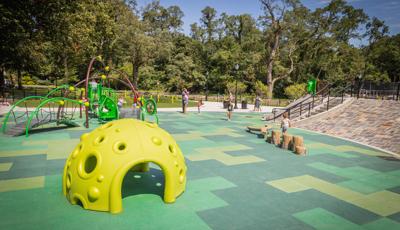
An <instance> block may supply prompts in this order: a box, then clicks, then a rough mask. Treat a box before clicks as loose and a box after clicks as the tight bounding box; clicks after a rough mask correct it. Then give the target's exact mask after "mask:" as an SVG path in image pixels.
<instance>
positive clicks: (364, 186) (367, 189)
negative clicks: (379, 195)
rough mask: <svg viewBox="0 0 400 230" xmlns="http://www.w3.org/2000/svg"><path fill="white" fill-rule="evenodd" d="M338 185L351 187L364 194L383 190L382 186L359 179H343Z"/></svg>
mask: <svg viewBox="0 0 400 230" xmlns="http://www.w3.org/2000/svg"><path fill="white" fill-rule="evenodd" d="M338 185H340V186H343V187H346V188H349V189H351V190H354V191H357V192H361V193H364V194H370V193H374V192H378V191H381V190H382V188H381V187H380V186H373V185H371V184H368V183H365V182H362V181H357V180H348V181H343V182H339V183H338Z"/></svg>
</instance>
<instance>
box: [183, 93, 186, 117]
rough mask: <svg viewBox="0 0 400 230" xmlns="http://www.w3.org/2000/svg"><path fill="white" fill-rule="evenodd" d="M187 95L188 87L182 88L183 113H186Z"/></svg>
mask: <svg viewBox="0 0 400 230" xmlns="http://www.w3.org/2000/svg"><path fill="white" fill-rule="evenodd" d="M185 96H186V88H183V90H182V113H186V111H185Z"/></svg>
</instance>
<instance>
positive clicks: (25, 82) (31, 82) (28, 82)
mask: <svg viewBox="0 0 400 230" xmlns="http://www.w3.org/2000/svg"><path fill="white" fill-rule="evenodd" d="M22 84H23V85H36V84H37V79H35V78H33V77H31V76H29V75H25V76H23V77H22Z"/></svg>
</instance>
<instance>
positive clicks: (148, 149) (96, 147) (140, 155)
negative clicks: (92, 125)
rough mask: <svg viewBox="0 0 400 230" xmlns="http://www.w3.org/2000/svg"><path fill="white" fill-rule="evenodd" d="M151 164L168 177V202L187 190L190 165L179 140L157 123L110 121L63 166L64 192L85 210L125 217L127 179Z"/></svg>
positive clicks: (87, 137)
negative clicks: (123, 203) (123, 195)
mask: <svg viewBox="0 0 400 230" xmlns="http://www.w3.org/2000/svg"><path fill="white" fill-rule="evenodd" d="M150 162H151V163H154V164H156V165H158V166H159V167H160V168H161V169H162V171H163V173H164V177H165V189H164V202H166V203H173V202H175V199H176V198H177V197H178V196H179V195H180V194H182V192H184V190H185V186H186V170H187V167H186V165H185V160H184V157H183V154H182V152H181V150H180V148H179V146H178V145H177V143H176V141H175V140H174V138H173V137H172V136H171V135H170V134H169V133H168V132H166V131H165V130H163V129H161V128H159V127H158V125H157V124H155V123H150V122H146V121H140V120H135V119H120V120H114V121H110V122H108V123H106V124H104V125H103V126H101V127H99V128H97V129H95V130H93V131H92V132H90V133H86V134H83V135H82V136H81V142H80V143H79V144H78V145H77V146H76V148H75V149H74V150H73V152H72V153H71V155H70V156H69V157H68V159H67V161H66V164H65V166H64V173H63V183H62V189H63V193H64V195H65V196H66V197H67V199H68V200H69V201H70V203H71V204H82V206H83V208H85V209H90V210H96V211H108V212H111V213H120V212H121V211H122V198H121V186H122V182H123V179H124V176H125V175H126V174H127V172H128V171H131V170H133V171H142V172H145V171H148V170H149V163H150Z"/></svg>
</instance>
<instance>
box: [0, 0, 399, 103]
mask: <svg viewBox="0 0 400 230" xmlns="http://www.w3.org/2000/svg"><path fill="white" fill-rule="evenodd" d="M94 3H95V4H94ZM266 4H272V5H273V6H274V7H273V8H271V9H272V11H273V12H275V14H274V15H272V14H271V12H269V10H268V8H267V7H265V6H266ZM260 5H261V6H262V8H263V10H264V15H262V17H260V20H257V19H255V18H253V17H252V16H251V15H249V14H241V15H229V14H227V13H220V12H217V11H216V10H215V9H214V8H212V7H206V8H204V9H199V11H201V17H200V18H199V21H198V22H197V23H194V24H192V25H191V36H186V35H185V34H183V33H182V31H183V30H182V25H183V21H182V18H183V16H184V13H183V12H182V10H181V9H180V8H179V6H168V7H166V6H163V5H162V4H161V3H160V1H158V0H155V1H152V2H149V3H148V4H147V5H145V6H144V7H143V8H142V9H140V10H139V9H138V6H137V2H136V1H135V0H128V1H115V0H102V1H96V2H94V1H93V0H76V1H65V0H61V1H5V2H4V3H2V4H0V14H1V15H2V17H1V18H0V20H1V21H0V27H1V29H2V33H1V34H0V54H1V55H0V70H2V71H3V72H4V73H7V76H5V77H1V78H0V86H1V85H2V84H3V82H2V81H4V80H3V79H4V78H8V79H15V82H16V83H19V84H20V85H21V84H51V83H53V84H55V82H56V81H57V84H62V83H70V84H71V83H76V82H78V81H80V80H82V79H83V78H84V77H85V74H86V68H87V63H88V61H89V60H90V59H91V58H92V57H93V56H97V55H101V56H102V57H103V59H104V61H105V62H106V63H107V64H108V65H110V66H112V67H113V68H117V69H121V70H124V71H126V72H127V73H128V74H129V77H130V80H131V81H132V83H133V84H134V85H136V86H138V87H139V88H141V89H145V90H156V91H170V92H178V91H180V90H181V89H182V88H184V87H185V88H188V89H189V90H190V91H191V92H202V93H204V92H205V91H208V92H210V93H217V92H220V93H222V92H224V91H225V90H226V89H227V88H229V89H232V91H233V88H232V84H233V82H235V80H238V82H239V83H238V88H239V90H240V93H244V92H246V93H254V92H256V93H257V94H261V95H263V96H268V97H272V91H273V90H274V91H275V92H274V96H284V95H283V92H284V91H285V90H283V89H284V88H285V87H287V86H288V85H292V84H295V86H297V85H298V84H299V83H302V82H305V81H306V80H307V75H308V74H312V75H313V76H315V77H316V78H318V79H319V80H322V81H328V82H332V83H336V82H352V81H353V80H354V79H356V78H357V77H358V76H359V75H362V76H363V77H364V78H365V79H367V80H373V81H377V82H381V81H398V80H399V76H400V58H399V57H400V48H399V47H400V35H396V36H391V37H389V36H388V35H387V34H388V27H387V26H386V25H385V24H384V23H383V22H382V21H380V20H379V19H377V18H372V19H371V20H368V19H367V15H366V14H365V13H364V12H363V11H362V10H359V9H356V8H354V7H353V6H351V5H350V4H348V3H346V1H344V0H333V1H331V2H330V3H329V4H327V5H326V6H325V7H322V8H317V9H315V10H310V9H308V8H306V7H305V6H303V5H301V3H300V1H297V0H271V1H269V0H260ZM272 16H275V19H274V20H275V21H274V20H273V18H272ZM276 20H280V21H279V23H277V21H276ZM260 25H261V27H260ZM362 26H365V28H366V29H365V34H362V33H361V32H360V31H363V30H361V29H360V28H361V27H362ZM362 36H365V37H366V38H367V39H368V42H369V43H368V45H367V46H365V47H354V46H353V45H351V44H350V43H349V41H350V40H351V39H358V38H360V37H362ZM275 44H276V45H277V47H276V48H274V45H275ZM272 51H274V52H272ZM273 53H274V55H275V56H272V54H273ZM268 63H270V64H271V65H270V66H269V65H268ZM236 64H238V65H239V69H238V70H236V69H235V68H234V66H235V65H236ZM269 75H271V79H269V77H268V76H269ZM22 76H25V77H22ZM27 76H30V77H29V78H28V77H27ZM113 77H118V75H116V74H114V75H113ZM263 82H264V83H267V85H264V84H263ZM274 84H275V86H274ZM112 85H113V87H117V88H125V86H123V85H122V84H120V83H118V82H112ZM268 86H270V87H268ZM293 87H294V86H293ZM234 88H235V87H234ZM297 91H300V90H297ZM285 93H286V91H285ZM288 96H289V95H288ZM296 96H297V95H291V96H290V97H296Z"/></svg>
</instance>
